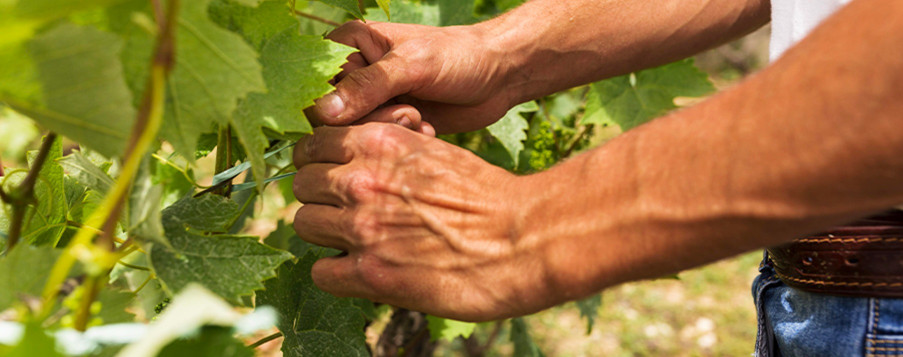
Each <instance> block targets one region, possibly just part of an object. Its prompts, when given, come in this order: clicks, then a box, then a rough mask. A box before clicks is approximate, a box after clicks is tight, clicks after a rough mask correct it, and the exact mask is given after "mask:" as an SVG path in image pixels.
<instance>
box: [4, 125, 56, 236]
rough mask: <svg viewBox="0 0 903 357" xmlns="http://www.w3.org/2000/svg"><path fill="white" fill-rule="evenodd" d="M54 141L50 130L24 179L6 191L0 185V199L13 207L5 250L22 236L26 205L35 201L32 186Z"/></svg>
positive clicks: (54, 135)
mask: <svg viewBox="0 0 903 357" xmlns="http://www.w3.org/2000/svg"><path fill="white" fill-rule="evenodd" d="M54 142H56V134H55V133H53V132H51V133H49V134H47V136H45V137H44V142H43V143H41V149H40V151H38V156H37V157H35V160H34V162H33V163H32V165H31V168H30V169H29V170H28V174H27V175H26V176H25V180H23V181H22V183H21V184H20V185H19V187H18V188H17V189H16V190H15V191H13V192H10V193H7V192H5V191H4V190H3V188H2V187H0V199H3V201H4V202H6V203H8V204H10V205H11V206H12V209H13V217H12V221H11V222H10V227H9V233H8V237H7V239H6V252H9V251H11V250H12V249H13V247H14V246H16V244H17V243H18V242H19V237H21V236H22V229H23V227H24V226H25V213H26V211H27V210H28V205H30V204H32V203H33V202H34V201H35V197H34V186H35V184H36V183H37V181H38V176H39V175H40V173H41V168H43V167H44V162H45V161H47V155H49V154H50V149H51V148H53V143H54Z"/></svg>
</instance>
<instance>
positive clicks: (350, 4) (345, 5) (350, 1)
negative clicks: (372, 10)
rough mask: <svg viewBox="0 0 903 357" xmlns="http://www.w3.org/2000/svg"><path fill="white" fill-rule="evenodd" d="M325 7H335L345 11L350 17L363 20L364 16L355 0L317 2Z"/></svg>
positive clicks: (324, 0) (321, 0)
mask: <svg viewBox="0 0 903 357" xmlns="http://www.w3.org/2000/svg"><path fill="white" fill-rule="evenodd" d="M318 1H320V2H322V3H324V4H326V5H329V6H333V7H337V8H339V9H342V10H345V11H347V12H348V13H349V14H351V16H354V17H356V18H359V19H363V18H364V14H362V13H361V8H360V7H358V3H357V0H318Z"/></svg>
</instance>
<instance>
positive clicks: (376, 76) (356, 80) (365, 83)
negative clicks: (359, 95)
mask: <svg viewBox="0 0 903 357" xmlns="http://www.w3.org/2000/svg"><path fill="white" fill-rule="evenodd" d="M380 71H381V69H379V68H378V67H374V66H370V67H364V68H361V69H358V70H356V71H352V72H351V73H348V75H347V76H345V78H344V79H342V81H343V82H346V81H347V83H348V84H350V85H351V87H353V88H372V87H375V86H377V85H378V84H379V83H380V77H382V76H383V74H382V73H380Z"/></svg>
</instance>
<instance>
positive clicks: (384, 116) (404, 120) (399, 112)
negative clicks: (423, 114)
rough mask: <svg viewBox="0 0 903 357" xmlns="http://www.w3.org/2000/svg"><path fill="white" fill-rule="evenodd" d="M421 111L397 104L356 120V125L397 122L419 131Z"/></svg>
mask: <svg viewBox="0 0 903 357" xmlns="http://www.w3.org/2000/svg"><path fill="white" fill-rule="evenodd" d="M420 120H421V118H420V112H419V111H417V109H416V108H414V107H412V106H410V105H405V104H397V105H391V106H388V107H384V108H379V109H377V110H374V111H373V112H372V113H370V114H367V116H365V117H363V118H361V119H360V120H358V121H356V122H354V125H361V124H366V123H374V122H376V123H395V124H398V125H401V126H403V127H405V128H408V129H411V130H415V131H419V129H420Z"/></svg>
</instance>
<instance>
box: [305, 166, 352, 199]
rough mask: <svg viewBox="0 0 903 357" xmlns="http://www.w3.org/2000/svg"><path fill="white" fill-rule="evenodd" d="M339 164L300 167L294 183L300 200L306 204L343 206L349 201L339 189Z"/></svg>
mask: <svg viewBox="0 0 903 357" xmlns="http://www.w3.org/2000/svg"><path fill="white" fill-rule="evenodd" d="M339 168H340V166H339V165H337V164H321V163H313V164H308V165H304V166H302V167H301V168H300V169H298V173H297V174H296V175H295V179H294V182H293V183H292V191H293V192H294V193H295V198H297V199H298V202H301V203H304V204H321V205H331V206H335V207H342V206H346V205H347V204H348V201H347V200H346V199H345V197H343V196H342V195H341V194H340V193H339V192H337V190H335V189H333V188H334V187H337V185H336V181H337V180H338V177H337V176H338V175H337V173H338V169H339Z"/></svg>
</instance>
